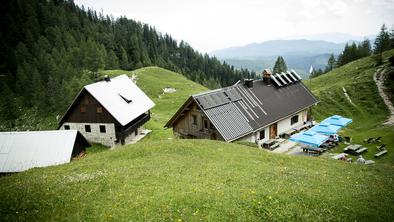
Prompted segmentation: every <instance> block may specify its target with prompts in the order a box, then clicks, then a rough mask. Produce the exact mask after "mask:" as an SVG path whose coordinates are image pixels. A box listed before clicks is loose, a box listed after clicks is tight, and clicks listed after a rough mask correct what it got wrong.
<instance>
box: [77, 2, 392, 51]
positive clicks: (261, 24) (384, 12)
mask: <svg viewBox="0 0 394 222" xmlns="http://www.w3.org/2000/svg"><path fill="white" fill-rule="evenodd" d="M74 1H75V3H76V4H78V5H82V4H83V5H84V6H85V8H88V7H89V8H93V9H94V10H97V11H101V10H103V12H104V14H112V15H113V16H114V17H115V18H116V17H119V16H122V15H124V16H126V17H127V18H131V19H135V20H139V21H141V22H144V23H148V24H150V25H152V26H155V27H156V29H157V30H158V31H160V32H162V33H169V34H170V35H171V36H173V37H174V38H175V39H177V40H185V41H186V42H188V43H189V44H190V45H191V46H192V47H193V48H195V49H197V50H199V51H201V52H210V51H212V50H215V49H221V48H226V47H231V46H240V45H246V44H248V43H252V42H263V41H266V40H271V39H279V38H283V37H286V36H297V35H308V34H317V33H327V32H343V33H348V34H352V35H358V36H367V35H371V34H376V33H377V32H378V31H379V28H380V26H381V25H382V24H383V23H386V25H388V26H389V27H390V28H392V25H393V24H394V0H260V1H259V0H74Z"/></svg>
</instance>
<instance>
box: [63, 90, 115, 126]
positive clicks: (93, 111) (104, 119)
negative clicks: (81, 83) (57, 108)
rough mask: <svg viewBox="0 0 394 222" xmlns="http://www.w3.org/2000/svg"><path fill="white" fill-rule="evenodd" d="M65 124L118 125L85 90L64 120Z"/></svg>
mask: <svg viewBox="0 0 394 222" xmlns="http://www.w3.org/2000/svg"><path fill="white" fill-rule="evenodd" d="M63 122H72V123H116V122H117V121H116V120H115V118H113V117H112V115H111V114H110V113H109V112H108V111H107V110H106V109H105V108H104V107H103V106H102V105H101V104H100V103H99V102H98V101H97V100H96V99H95V98H94V97H93V96H92V95H90V93H88V91H86V90H85V89H83V91H82V92H81V94H80V96H79V97H78V98H77V100H76V101H75V102H74V103H73V104H72V106H71V107H70V109H69V110H68V111H67V113H66V114H65V116H64V118H63Z"/></svg>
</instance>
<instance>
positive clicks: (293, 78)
mask: <svg viewBox="0 0 394 222" xmlns="http://www.w3.org/2000/svg"><path fill="white" fill-rule="evenodd" d="M286 76H287V77H289V78H290V79H291V80H293V82H297V81H298V79H297V78H296V77H294V76H293V75H292V74H291V73H290V72H289V71H287V72H286Z"/></svg>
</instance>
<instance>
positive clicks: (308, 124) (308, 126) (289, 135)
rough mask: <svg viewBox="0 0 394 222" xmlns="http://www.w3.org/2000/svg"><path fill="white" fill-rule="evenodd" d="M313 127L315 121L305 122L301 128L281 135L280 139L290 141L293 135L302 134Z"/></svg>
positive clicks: (295, 128) (298, 127)
mask: <svg viewBox="0 0 394 222" xmlns="http://www.w3.org/2000/svg"><path fill="white" fill-rule="evenodd" d="M311 127H313V121H308V122H305V123H304V124H303V125H301V126H297V127H294V128H292V129H289V130H287V131H285V132H283V133H281V134H280V135H279V137H280V138H284V139H289V138H290V137H291V136H292V135H294V134H296V133H299V132H301V131H303V130H307V129H309V128H311Z"/></svg>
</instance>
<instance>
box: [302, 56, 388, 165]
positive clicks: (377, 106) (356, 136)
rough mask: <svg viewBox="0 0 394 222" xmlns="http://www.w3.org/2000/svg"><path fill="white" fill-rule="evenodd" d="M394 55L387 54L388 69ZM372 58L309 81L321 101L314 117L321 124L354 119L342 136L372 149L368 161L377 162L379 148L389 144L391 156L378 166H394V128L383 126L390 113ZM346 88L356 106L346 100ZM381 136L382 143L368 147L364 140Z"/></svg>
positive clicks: (313, 111) (368, 153) (365, 155)
mask: <svg viewBox="0 0 394 222" xmlns="http://www.w3.org/2000/svg"><path fill="white" fill-rule="evenodd" d="M393 55H394V50H390V51H387V52H385V53H384V54H383V56H384V62H385V63H384V65H382V66H380V67H384V66H387V65H388V61H387V60H388V58H389V57H390V56H393ZM380 67H375V61H374V59H373V58H372V57H367V58H363V59H360V60H356V61H354V62H351V63H349V64H346V65H344V66H342V67H340V68H337V69H334V70H333V71H331V72H329V73H327V74H325V75H321V76H319V77H316V78H313V79H311V80H305V83H306V85H307V86H308V87H309V88H310V89H311V90H312V92H313V93H314V95H316V96H317V97H318V99H319V100H320V101H321V102H320V103H319V104H318V105H317V106H316V107H314V108H313V110H312V113H313V116H314V117H315V118H316V119H317V120H318V121H320V120H323V119H324V118H326V117H328V116H331V115H333V114H339V115H343V116H345V117H348V118H352V119H353V123H351V124H350V125H349V126H348V127H346V128H344V130H343V131H342V132H341V133H340V134H341V135H345V136H351V137H352V143H355V144H361V145H363V146H365V147H367V148H368V152H367V153H365V154H363V156H364V157H365V158H367V159H374V155H375V153H377V152H378V151H377V149H376V146H378V145H381V144H387V147H388V148H387V149H388V151H389V152H388V155H385V156H382V157H381V158H379V159H378V160H376V161H377V164H381V163H387V164H390V165H394V127H393V126H387V125H383V124H382V123H384V122H385V121H386V120H387V118H388V116H389V110H388V109H387V107H386V105H385V104H384V102H383V100H382V98H381V97H380V96H379V93H378V89H377V87H376V85H375V82H374V81H373V74H374V73H375V71H376V70H377V68H380ZM342 87H344V88H345V89H346V91H347V93H348V95H349V97H350V99H351V100H352V102H353V103H354V104H355V105H352V104H351V103H350V102H349V101H348V100H347V99H346V97H345V95H344V92H343V89H342ZM379 136H381V137H382V139H381V143H374V144H366V143H364V142H363V140H364V139H366V138H369V137H379ZM345 146H346V145H344V144H342V145H341V146H339V148H337V149H334V150H333V152H342V151H343V148H344V147H345Z"/></svg>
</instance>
